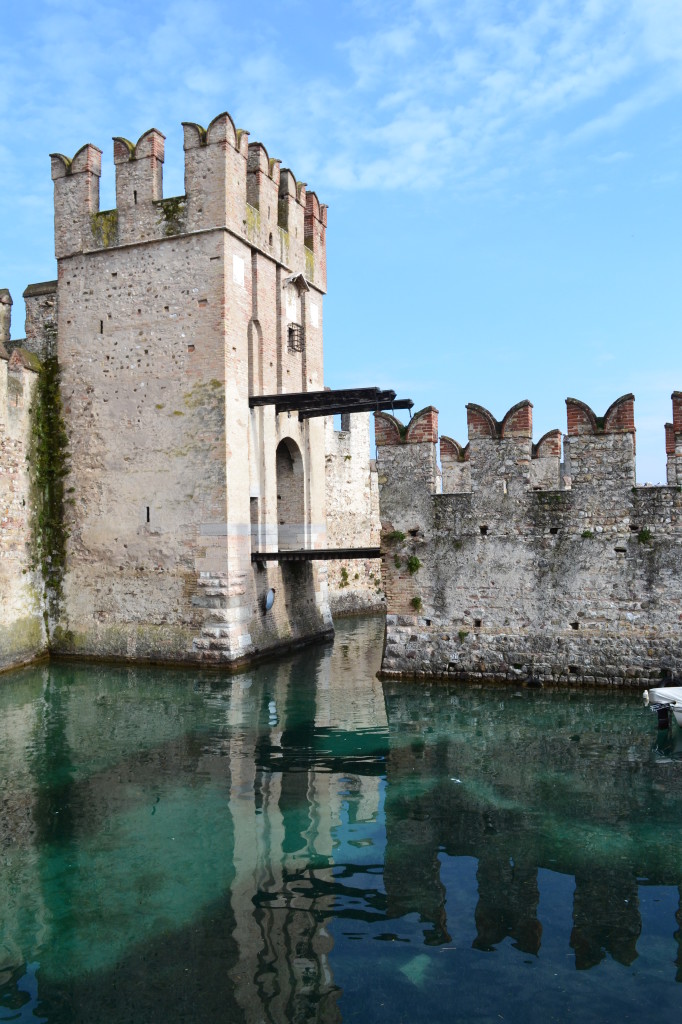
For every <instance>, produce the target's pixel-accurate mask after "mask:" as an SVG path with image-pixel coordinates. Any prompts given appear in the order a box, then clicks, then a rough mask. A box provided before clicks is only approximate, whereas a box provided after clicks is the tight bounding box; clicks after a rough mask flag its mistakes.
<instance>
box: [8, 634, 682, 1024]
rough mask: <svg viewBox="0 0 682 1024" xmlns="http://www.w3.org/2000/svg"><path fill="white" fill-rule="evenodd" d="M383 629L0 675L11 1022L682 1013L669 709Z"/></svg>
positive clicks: (676, 761)
mask: <svg viewBox="0 0 682 1024" xmlns="http://www.w3.org/2000/svg"><path fill="white" fill-rule="evenodd" d="M382 638H383V622H382V620H381V619H376V618H375V619H365V620H349V621H347V622H342V623H340V624H339V626H338V631H337V636H336V640H335V642H334V645H333V646H326V647H318V648H310V649H308V650H306V651H304V652H301V653H299V654H296V655H294V656H291V657H289V658H287V659H284V660H281V661H279V662H277V663H272V664H267V665H263V666H260V667H258V668H257V669H252V670H250V671H248V672H245V673H242V674H241V675H238V676H233V677H219V676H216V675H208V674H200V673H197V672H196V671H185V670H172V671H168V670H164V669H160V668H139V667H136V668H129V667H112V666H101V665H87V664H82V663H78V664H65V663H60V664H53V665H50V666H46V665H41V666H39V667H35V668H30V669H25V670H23V671H20V672H16V673H12V674H10V675H6V676H3V677H2V678H0V1021H21V1022H29V1021H30V1022H32V1024H36V1022H45V1024H75V1022H83V1024H86V1022H87V1024H91V1022H95V1021H97V1022H101V1024H123V1022H135V1024H156V1022H159V1024H175V1022H193V1021H197V1022H201V1024H212V1022H218V1021H229V1022H233V1024H241V1022H244V1024H260V1022H273V1024H280V1022H296V1024H299V1022H313V1021H315V1022H318V1021H319V1022H341V1021H343V1022H348V1021H354V1020H358V1021H360V1020H361V1021H367V1020H371V1021H372V1022H375V1021H376V1022H382V1024H383V1022H386V1024H388V1022H390V1024H396V1022H401V1021H404V1022H410V1024H412V1022H415V1021H429V1022H431V1024H439V1022H441V1021H442V1022H445V1021H447V1022H449V1024H450V1022H458V1021H461V1022H467V1024H468V1022H479V1021H480V1022H484V1021H485V1022H490V1021H511V1022H523V1024H529V1022H538V1024H539V1022H542V1024H547V1022H550V1021H570V1020H574V1019H575V1020H577V1019H582V1020H594V1021H600V1022H610V1021H614V1022H615V1021H618V1022H623V1021H641V1020H642V1019H644V1018H645V1017H648V1016H649V1015H650V1014H651V1013H652V1012H653V1011H654V1008H655V1012H656V1014H657V1015H658V1016H659V1017H660V1018H661V1019H665V1018H666V1015H669V1017H668V1019H677V1018H678V1016H679V1007H680V1005H681V996H682V988H680V986H679V983H680V982H681V981H682V785H681V783H682V740H681V739H680V735H678V732H677V731H673V732H672V733H671V734H670V735H668V734H659V733H657V731H656V720H655V717H654V716H653V715H650V714H648V713H647V712H645V711H644V710H643V708H642V704H641V699H640V698H639V696H638V695H635V694H625V693H614V694H601V693H582V694H579V693H559V692H548V691H544V690H524V691H519V692H516V691H514V689H501V688H498V687H486V686H480V687H471V686H465V685H461V684H457V685H454V684H453V685H449V684H445V683H438V684H431V685H429V684H425V683H418V684H417V683H415V684H412V683H405V682H386V683H381V682H379V680H377V678H376V671H377V669H378V667H379V663H380V660H381V643H382ZM680 732H681V733H682V730H680Z"/></svg>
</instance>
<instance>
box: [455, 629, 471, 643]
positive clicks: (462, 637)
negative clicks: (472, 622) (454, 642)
mask: <svg viewBox="0 0 682 1024" xmlns="http://www.w3.org/2000/svg"><path fill="white" fill-rule="evenodd" d="M457 636H458V637H459V641H460V643H462V644H463V643H464V641H465V640H466V638H467V637H468V636H469V631H468V630H466V629H460V631H459V632H458V634H457Z"/></svg>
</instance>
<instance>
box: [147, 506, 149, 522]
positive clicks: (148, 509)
mask: <svg viewBox="0 0 682 1024" xmlns="http://www.w3.org/2000/svg"><path fill="white" fill-rule="evenodd" d="M147 522H149V505H147Z"/></svg>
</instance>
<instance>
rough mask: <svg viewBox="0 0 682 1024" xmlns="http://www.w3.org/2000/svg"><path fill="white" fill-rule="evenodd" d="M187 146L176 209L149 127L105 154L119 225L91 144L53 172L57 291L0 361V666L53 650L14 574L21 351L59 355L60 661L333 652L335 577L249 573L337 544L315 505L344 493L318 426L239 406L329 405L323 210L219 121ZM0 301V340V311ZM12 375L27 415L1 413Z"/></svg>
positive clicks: (317, 421) (55, 635)
mask: <svg viewBox="0 0 682 1024" xmlns="http://www.w3.org/2000/svg"><path fill="white" fill-rule="evenodd" d="M183 127H184V150H185V194H184V195H182V196H178V197H173V198H164V196H163V188H162V171H163V161H164V136H163V135H162V134H161V132H159V131H158V130H156V129H151V130H150V131H148V132H145V133H144V134H143V135H142V137H141V138H140V139H139V140H138V141H137V143H135V144H133V143H131V142H129V141H128V140H126V139H124V138H116V139H114V163H115V168H116V208H115V209H114V210H105V211H102V210H100V209H99V179H100V173H101V151H100V150H99V149H98V148H97V147H96V146H94V145H91V144H88V145H86V146H83V147H82V149H80V150H79V151H78V152H77V153H76V155H75V156H74V157H73V158H72V159H69V158H68V157H65V156H63V155H62V154H53V155H52V158H51V159H52V178H53V180H54V191H55V253H56V257H57V268H58V273H57V280H56V281H53V282H46V283H44V284H40V285H32V286H30V287H29V288H28V289H27V290H26V292H25V298H26V310H27V317H26V333H27V337H26V340H25V341H24V342H23V343H21V345H23V348H22V349H21V351H23V352H25V353H26V357H25V359H24V360H23V362H22V360H21V358H20V357H19V356H16V353H13V354H12V356H11V359H10V358H9V351H8V346H7V345H5V346H4V347H3V346H2V344H0V356H2V359H0V438H1V439H2V461H1V462H0V470H1V473H2V475H0V481H5V482H4V483H0V501H1V508H0V514H1V515H2V517H3V520H2V529H3V530H4V536H5V537H6V538H9V539H6V540H4V541H3V540H0V554H1V555H2V559H1V563H2V567H1V568H0V574H2V577H1V578H2V582H3V590H2V602H3V604H2V605H1V606H0V608H1V610H2V626H1V627H0V629H2V630H3V632H2V633H0V641H1V642H0V667H3V665H4V666H6V665H8V664H16V663H18V662H19V661H21V660H25V659H24V654H25V653H26V652H28V651H29V650H30V649H32V650H33V653H40V651H41V650H43V649H44V647H45V643H46V638H45V636H44V635H43V632H42V617H41V609H40V607H39V605H40V600H39V598H40V589H41V588H40V587H39V586H37V585H36V581H35V580H32V579H31V576H30V574H28V575H26V576H22V572H23V570H24V569H26V567H27V565H28V562H29V561H30V558H29V555H28V553H27V552H28V546H29V545H30V537H29V535H28V532H27V531H28V525H27V523H28V519H27V508H28V500H27V487H28V478H27V476H26V472H25V470H26V465H25V454H26V451H27V448H28V444H29V436H30V426H29V423H28V419H27V417H28V401H29V397H28V396H29V393H30V383H29V378H30V377H31V376H32V375H33V374H34V370H35V368H34V369H32V368H31V366H30V365H29V363H30V357H31V356H32V354H34V355H37V356H38V357H39V358H44V357H45V356H47V355H50V356H53V355H56V356H57V357H58V362H59V366H60V372H61V394H62V401H63V415H64V420H65V427H66V433H67V435H68V456H69V467H70V471H69V476H68V478H67V479H66V485H67V492H68V493H69V495H70V499H69V503H68V507H67V509H66V524H65V535H66V539H67V557H66V571H65V576H64V580H63V599H62V602H61V609H60V614H59V617H58V621H56V622H55V623H54V624H52V623H51V624H50V625H51V627H53V628H51V635H50V637H49V647H50V650H51V651H53V652H55V653H57V654H68V655H84V656H96V657H107V658H123V659H134V660H159V661H177V662H184V661H197V662H202V663H216V664H221V665H228V666H235V665H238V664H241V663H242V662H244V661H246V660H249V659H251V658H253V657H255V656H258V655H261V654H264V653H266V652H268V651H270V650H274V649H278V648H282V647H285V646H288V645H292V644H297V643H301V642H304V641H307V640H310V639H313V638H315V637H324V636H327V635H331V633H332V630H333V627H332V619H331V614H330V608H329V598H328V585H327V563H325V562H323V561H319V560H317V561H306V562H297V563H290V562H289V563H287V562H275V561H268V562H265V561H261V562H258V561H253V560H252V553H258V552H260V551H273V550H285V549H287V548H292V547H294V548H306V549H315V548H326V547H328V546H329V545H330V540H329V538H328V535H327V516H328V512H327V503H328V502H329V504H330V507H332V506H333V503H334V501H335V500H337V496H338V497H339V500H341V498H343V500H346V499H347V498H348V493H347V489H345V490H344V489H343V488H342V489H341V490H342V491H343V495H341V494H340V491H339V490H338V489H337V488H336V487H335V486H332V487H326V484H325V469H326V466H325V423H324V420H323V419H322V418H312V419H306V420H304V421H302V422H299V420H298V417H297V416H296V414H291V415H290V414H287V413H284V414H279V415H278V414H276V412H275V409H274V406H272V405H266V406H262V407H258V408H254V409H250V407H249V401H248V400H249V397H250V396H252V395H269V394H280V393H291V392H301V391H319V390H322V389H323V388H324V378H323V356H322V330H323V299H324V295H325V292H326V226H327V212H326V207H325V206H323V205H321V204H320V202H319V201H318V199H317V196H316V195H315V193H314V192H309V191H307V189H306V186H305V185H304V184H303V183H302V182H300V181H298V180H297V179H296V177H295V176H294V174H293V173H292V172H291V171H290V170H287V169H285V168H281V167H280V161H279V160H275V159H272V158H270V157H269V155H268V153H267V151H266V149H265V147H264V146H263V145H261V144H260V143H249V141H248V133H247V132H245V131H243V130H238V129H237V128H235V125H234V123H233V121H232V119H231V117H230V115H229V114H227V113H224V114H221V115H219V116H218V117H216V118H215V119H214V120H213V121H212V122H211V124H210V125H209V126H208V128H207V129H204V128H202V127H201V126H200V125H197V124H193V123H186V124H184V126H183ZM2 295H3V296H4V298H3V297H2V296H0V317H1V318H2V319H0V328H2V330H3V331H4V334H3V337H6V340H7V341H8V340H9V330H8V324H9V304H10V303H11V299H10V298H9V296H8V294H7V293H6V292H5V293H2ZM20 363H21V365H20ZM36 365H37V364H36ZM3 374H4V375H5V376H3ZM15 377H16V378H17V379H19V378H21V380H22V381H23V382H24V383H23V385H22V386H23V392H24V396H25V397H24V399H23V404H22V405H21V409H22V412H21V415H20V414H19V413H18V412H16V411H12V409H13V408H14V407H12V406H11V402H9V403H8V397H7V396H8V394H9V390H8V388H10V385H9V384H8V383H6V381H11V380H14V379H15ZM12 387H13V388H14V391H12V394H15V393H18V392H17V388H18V385H12ZM16 408H19V407H18V406H17V407H16ZM22 416H23V419H21V417H22ZM365 419H367V417H365ZM330 436H331V438H332V440H333V432H332V435H330ZM355 436H357V437H358V438H361V437H364V438H365V441H366V443H365V451H364V472H363V471H362V469H361V466H360V461H361V455H360V452H359V448H358V449H357V458H356V450H355V448H354V449H353V458H354V459H356V462H355V463H354V466H353V471H354V475H353V479H352V481H351V482H350V484H349V486H350V489H351V490H352V488H353V487H355V486H358V487H359V491H360V495H359V499H358V501H353V502H351V504H352V505H353V510H352V512H351V511H348V516H349V517H352V516H353V515H359V516H363V517H365V519H364V522H363V523H360V524H358V523H355V524H353V523H351V522H350V519H349V520H348V529H349V530H350V533H352V534H354V535H356V536H358V537H359V536H360V535H362V536H363V537H364V536H366V535H367V534H368V532H369V525H368V522H367V519H366V516H367V512H368V509H369V507H370V504H371V501H370V497H371V494H370V491H371V488H370V484H369V481H370V472H369V444H368V422H367V423H364V425H361V427H360V429H359V433H358V434H357V435H353V437H355ZM332 447H333V448H334V450H333V451H332V452H331V453H330V459H329V462H328V464H327V465H328V466H329V470H330V473H331V474H332V475H334V473H335V472H336V466H337V464H339V460H340V464H341V469H340V470H339V474H337V475H338V476H339V478H340V477H341V476H343V472H344V471H345V465H346V460H345V458H344V453H343V452H342V451H341V450H340V449H339V450H338V451H337V450H336V448H338V445H337V446H336V447H334V445H332ZM358 481H360V482H359V483H358ZM8 484H9V485H8ZM331 518H332V519H334V516H333V514H332V517H331ZM342 533H343V531H341V530H339V529H338V528H337V529H336V531H335V532H334V531H332V541H331V543H338V542H339V541H340V539H341V535H342ZM363 543H365V544H366V543H367V541H366V540H363ZM1 545H4V546H1ZM27 559H28V561H27ZM364 572H365V570H363V573H364ZM376 574H377V576H378V568H377V573H376ZM10 578H11V579H12V583H11V585H10V584H9V582H8V583H5V580H10ZM31 588H33V590H32V589H31ZM271 589H272V590H274V591H275V600H274V604H273V607H272V609H270V610H268V611H267V612H266V611H265V598H266V595H267V594H268V592H269V591H270V590H271ZM354 589H355V591H356V592H357V593H360V594H361V597H360V599H361V600H364V591H363V587H362V586H360V585H358V586H356V587H355V588H354ZM375 589H376V588H375ZM34 591H35V593H34ZM29 592H30V593H34V597H33V598H32V599H33V601H34V605H36V607H35V608H34V612H35V616H34V617H33V618H32V617H31V616H32V615H33V612H31V613H30V614H29V611H28V610H27V609H28V607H29V603H30V602H29V596H28V595H29ZM361 592H362V593H361ZM36 593H37V599H36ZM27 622H30V624H31V628H30V629H29V626H28V625H27ZM22 623H23V625H21V624H22ZM35 623H38V625H39V628H38V627H36V628H37V632H36V630H35V629H34V625H35ZM8 630H9V631H11V630H14V632H13V633H12V637H13V638H15V637H16V636H19V634H20V635H21V637H26V638H28V639H27V640H26V643H24V641H23V640H22V641H21V642H19V641H17V640H16V639H13V638H10V635H9V633H8Z"/></svg>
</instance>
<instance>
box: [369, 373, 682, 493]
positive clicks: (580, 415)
mask: <svg viewBox="0 0 682 1024" xmlns="http://www.w3.org/2000/svg"><path fill="white" fill-rule="evenodd" d="M672 398H673V423H671V424H667V425H666V453H667V456H668V482H669V483H674V484H677V483H678V468H677V467H678V464H679V467H680V468H679V480H680V481H682V392H674V393H673V396H672ZM634 401H635V399H634V395H632V394H627V395H622V396H621V397H620V398H617V399H616V401H615V402H613V403H612V404H611V405H610V406H609V408H608V409H607V411H606V413H605V414H604V415H603V416H597V415H596V414H595V413H594V411H593V410H592V409H591V408H590V407H589V406H588V405H586V403H585V402H581V401H579V400H578V399H576V398H567V399H566V411H567V431H566V434H565V435H564V437H563V453H564V462H563V464H562V462H561V455H562V434H561V431H560V430H558V429H554V430H549V431H547V433H545V434H543V436H542V437H541V438H540V439H539V441H537V442H536V443H533V406H532V403H531V402H530V401H528V399H524V400H523V401H521V402H517V403H516V404H515V405H513V406H512V407H511V408H510V409H509V410H508V411H507V413H506V414H505V415H504V416H503V417H502V419H501V420H498V419H496V418H495V417H494V416H493V414H492V413H491V412H490V410H489V409H486V408H485V407H484V406H482V405H478V404H476V403H474V402H470V403H469V404H468V405H467V407H466V411H467V427H468V435H469V437H468V443H467V445H466V447H462V446H461V445H460V444H459V443H458V442H457V441H455V440H453V439H452V438H451V437H442V438H441V440H440V458H441V466H442V472H443V493H461V492H463V491H478V490H483V491H486V490H491V491H492V490H495V491H499V492H501V493H502V494H507V493H508V492H509V490H510V488H511V489H512V490H522V491H523V490H556V489H562V490H568V489H570V488H571V487H578V488H580V487H587V488H589V487H594V486H596V485H598V484H600V483H602V482H608V483H609V484H610V485H613V486H623V487H632V486H633V485H634V483H635V419H634ZM429 410H430V418H429V421H428V428H426V433H425V432H424V431H425V428H424V426H423V425H422V419H421V418H422V417H423V415H424V412H426V411H427V410H424V412H423V413H419V414H417V416H415V417H413V419H412V420H411V421H410V423H409V424H407V426H404V425H403V424H402V423H400V421H399V420H397V419H396V418H395V417H393V416H389V415H388V414H387V413H378V414H377V415H376V443H377V445H405V444H410V443H414V442H415V441H416V440H426V439H428V440H429V441H432V442H433V443H434V444H435V442H436V440H437V439H438V416H437V411H436V410H433V409H432V407H429ZM418 420H419V425H418ZM427 435H428V436H427Z"/></svg>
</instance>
